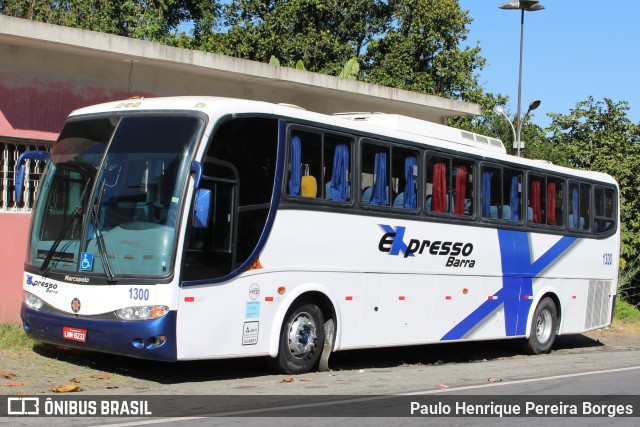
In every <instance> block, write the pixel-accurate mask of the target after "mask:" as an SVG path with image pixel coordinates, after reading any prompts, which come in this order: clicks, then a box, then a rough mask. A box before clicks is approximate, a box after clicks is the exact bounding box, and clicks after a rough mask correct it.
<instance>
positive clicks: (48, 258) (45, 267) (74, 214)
mask: <svg viewBox="0 0 640 427" xmlns="http://www.w3.org/2000/svg"><path fill="white" fill-rule="evenodd" d="M90 182H91V179H87V183H86V184H85V185H84V188H83V189H82V194H81V195H80V200H79V201H78V204H77V205H76V207H75V208H74V209H73V212H71V218H69V220H68V221H67V222H66V223H65V224H64V225H63V226H62V230H60V233H59V234H58V236H57V237H56V240H54V241H53V245H51V248H50V249H49V252H47V256H46V257H45V259H44V261H43V262H42V265H41V266H40V272H42V274H47V273H48V272H49V264H50V263H51V260H52V259H53V256H54V255H55V253H56V249H57V248H58V245H60V242H62V239H63V238H64V236H65V235H66V234H67V231H69V227H71V225H72V224H74V223H75V222H76V220H77V219H78V217H79V216H80V215H82V202H83V200H84V196H85V195H86V193H87V189H88V188H89V183H90Z"/></svg>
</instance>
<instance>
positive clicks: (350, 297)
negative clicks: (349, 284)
mask: <svg viewBox="0 0 640 427" xmlns="http://www.w3.org/2000/svg"><path fill="white" fill-rule="evenodd" d="M344 299H346V300H347V301H353V297H352V296H348V297H345V298H344Z"/></svg>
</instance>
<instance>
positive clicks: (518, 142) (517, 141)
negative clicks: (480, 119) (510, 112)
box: [493, 99, 542, 157]
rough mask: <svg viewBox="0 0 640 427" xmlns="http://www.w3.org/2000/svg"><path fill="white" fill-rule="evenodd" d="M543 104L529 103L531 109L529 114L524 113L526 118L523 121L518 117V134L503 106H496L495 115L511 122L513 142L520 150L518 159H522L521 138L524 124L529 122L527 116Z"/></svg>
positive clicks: (537, 102) (536, 100) (535, 100)
mask: <svg viewBox="0 0 640 427" xmlns="http://www.w3.org/2000/svg"><path fill="white" fill-rule="evenodd" d="M541 102H542V101H540V100H539V99H534V100H532V101H531V102H530V103H529V108H527V112H526V113H524V117H523V118H522V120H521V119H520V117H517V120H518V130H517V132H516V129H515V128H514V127H513V123H512V122H511V119H510V118H509V116H507V114H506V113H505V112H504V108H503V107H502V105H496V106H495V107H494V109H493V112H494V113H496V114H500V115H501V116H503V117H504V118H505V119H507V121H508V122H509V125H510V126H511V131H512V132H513V142H514V144H516V147H517V148H518V157H520V147H521V145H522V140H521V138H520V137H521V133H522V124H523V123H524V122H525V121H526V120H527V116H528V115H529V113H530V112H532V111H533V110H535V109H536V108H538V107H539V106H540V103H541Z"/></svg>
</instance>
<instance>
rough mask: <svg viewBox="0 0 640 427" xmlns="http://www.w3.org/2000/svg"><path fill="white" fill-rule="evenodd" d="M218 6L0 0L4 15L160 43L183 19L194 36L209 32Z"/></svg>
mask: <svg viewBox="0 0 640 427" xmlns="http://www.w3.org/2000/svg"><path fill="white" fill-rule="evenodd" d="M219 10H220V4H219V1H218V0H122V1H110V0H31V1H24V0H0V14H3V15H7V16H13V17H16V18H23V19H29V20H34V21H40V22H46V23H49V24H57V25H63V26H67V27H74V28H82V29H84V30H91V31H99V32H104V33H110V34H116V35H120V36H125V37H132V38H137V39H142V40H149V41H155V42H161V43H169V42H171V41H174V40H175V38H176V33H177V32H178V28H179V26H180V25H181V24H183V23H190V24H191V25H192V26H193V35H192V38H193V39H194V40H199V39H200V38H202V37H203V36H208V35H210V34H211V33H212V31H213V29H214V28H215V25H216V19H217V17H218V14H219ZM174 43H175V41H174Z"/></svg>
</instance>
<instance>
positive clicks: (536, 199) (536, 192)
mask: <svg viewBox="0 0 640 427" xmlns="http://www.w3.org/2000/svg"><path fill="white" fill-rule="evenodd" d="M529 204H530V205H531V209H532V210H533V222H535V223H538V224H539V223H540V222H541V221H542V208H541V207H540V181H539V180H536V181H533V182H532V183H531V194H530V195H529Z"/></svg>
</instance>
